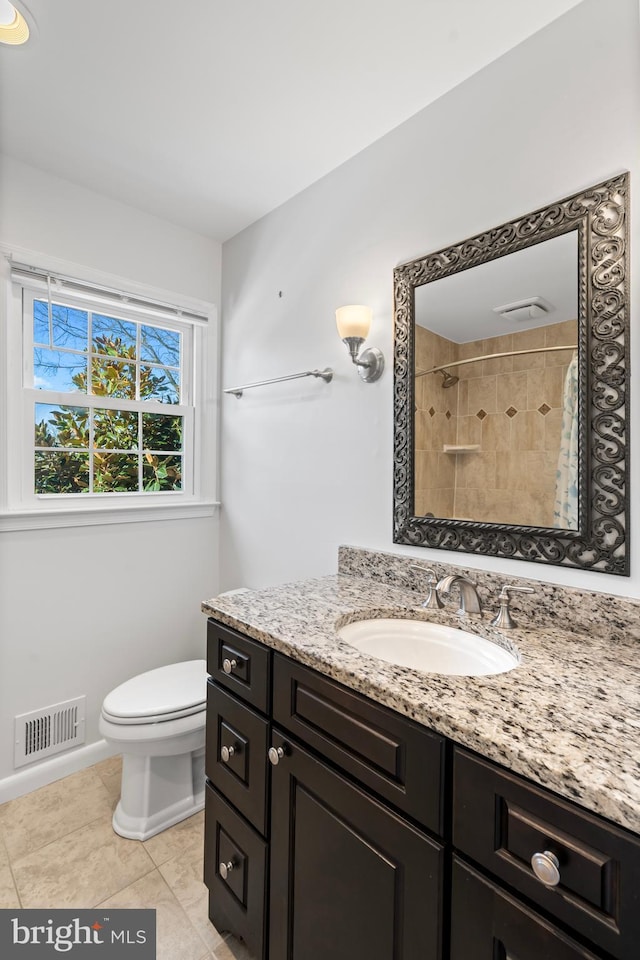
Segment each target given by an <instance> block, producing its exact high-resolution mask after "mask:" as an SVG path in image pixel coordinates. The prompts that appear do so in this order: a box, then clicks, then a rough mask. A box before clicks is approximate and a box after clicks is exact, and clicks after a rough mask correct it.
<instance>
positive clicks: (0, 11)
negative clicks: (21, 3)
mask: <svg viewBox="0 0 640 960" xmlns="http://www.w3.org/2000/svg"><path fill="white" fill-rule="evenodd" d="M28 39H29V26H28V24H27V21H26V20H25V19H24V17H23V16H22V14H21V13H20V11H19V10H17V9H16V8H15V7H14V6H13V4H11V3H9V2H8V0H0V43H8V44H10V45H11V46H17V45H18V44H21V43H26V42H27V40H28Z"/></svg>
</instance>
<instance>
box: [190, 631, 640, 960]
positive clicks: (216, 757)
mask: <svg viewBox="0 0 640 960" xmlns="http://www.w3.org/2000/svg"><path fill="white" fill-rule="evenodd" d="M208 666H209V673H210V681H209V689H208V703H207V754H206V772H207V780H208V782H207V799H206V817H205V882H206V883H207V886H208V887H209V915H210V917H211V920H212V922H213V923H214V924H215V926H216V927H217V928H218V929H220V930H229V931H231V932H232V933H234V934H235V935H236V936H238V937H240V938H242V939H243V940H245V941H246V943H247V946H248V948H249V950H250V951H251V953H252V954H253V956H254V957H255V960H327V958H329V957H330V958H331V960H640V839H639V838H637V837H636V836H634V835H633V834H631V833H630V832H628V831H626V830H623V829H621V828H618V827H616V826H614V825H613V824H610V823H608V822H606V821H605V820H603V819H602V818H600V817H597V816H594V815H592V814H590V813H588V811H586V810H583V809H582V808H580V807H577V806H576V805H575V804H571V803H568V802H567V801H564V800H562V799H560V798H559V797H556V796H555V795H553V794H551V793H550V792H549V791H548V790H544V789H542V788H540V787H537V786H535V785H534V784H532V783H530V782H529V781H527V780H525V779H524V778H522V777H519V776H516V775H514V774H512V773H510V772H509V771H507V770H504V769H502V768H501V767H498V766H497V765H496V764H494V763H491V762H489V761H487V760H484V759H482V758H481V757H478V756H477V755H475V754H472V753H471V752H470V751H467V750H464V749H462V748H459V747H457V746H455V745H454V744H452V743H451V742H447V741H446V740H445V738H444V737H442V736H439V735H437V734H435V733H433V732H431V731H429V730H427V729H426V728H424V727H422V726H421V725H420V724H417V723H415V722H413V721H411V720H409V719H407V718H406V717H403V716H400V715H399V714H396V713H394V712H393V711H391V710H389V709H387V708H385V707H382V706H379V705H378V704H376V703H374V702H372V701H371V700H368V699H367V698H366V697H364V696H362V695H360V694H357V693H355V692H353V691H351V690H349V689H347V688H345V687H343V686H342V685H341V684H338V683H335V682H334V681H332V680H329V679H327V678H326V677H324V676H322V675H321V674H318V673H316V672H315V671H313V670H310V669H308V668H307V667H304V666H301V665H300V664H298V663H296V662H295V661H293V660H290V659H289V658H287V657H285V656H282V655H281V654H278V653H275V652H273V651H272V650H269V649H267V648H266V647H264V646H263V645H261V644H259V643H257V642H255V641H253V640H251V639H249V638H248V637H245V636H243V635H242V634H240V633H238V632H236V631H234V630H231V629H229V628H228V627H225V626H223V625H221V624H218V623H217V622H215V621H214V620H210V621H209V624H208ZM532 857H534V858H537V859H536V861H535V865H536V870H537V871H538V872H539V874H540V876H541V877H542V880H541V879H540V878H539V877H538V876H537V875H536V872H535V871H534V868H533V866H532ZM543 881H544V882H543Z"/></svg>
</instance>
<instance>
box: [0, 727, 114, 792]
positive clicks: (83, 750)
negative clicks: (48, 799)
mask: <svg viewBox="0 0 640 960" xmlns="http://www.w3.org/2000/svg"><path fill="white" fill-rule="evenodd" d="M116 753H118V750H117V749H116V748H114V747H113V745H111V744H108V743H107V741H106V740H97V741H96V743H89V744H87V745H86V746H83V747H78V748H77V749H76V750H70V751H69V752H68V753H61V754H60V755H59V756H57V757H52V758H51V759H50V760H42V761H41V762H40V763H34V764H33V766H31V767H28V768H26V769H24V770H21V771H20V772H19V773H14V774H12V776H10V777H5V778H4V780H0V803H6V802H7V800H15V799H16V797H23V796H24V795H25V793H31V791H32V790H37V789H38V787H45V786H46V785H47V784H48V783H53V782H54V780H61V779H62V777H66V776H68V775H69V774H70V773H76V771H78V770H84V769H85V768H86V767H91V766H93V764H94V763H99V762H100V760H106V759H107V757H113V756H114V755H115V754H116Z"/></svg>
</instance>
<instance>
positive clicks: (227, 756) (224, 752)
mask: <svg viewBox="0 0 640 960" xmlns="http://www.w3.org/2000/svg"><path fill="white" fill-rule="evenodd" d="M235 752H236V748H235V747H222V748H221V749H220V759H221V760H222V762H223V763H229V760H231V757H233V756H234V754H235Z"/></svg>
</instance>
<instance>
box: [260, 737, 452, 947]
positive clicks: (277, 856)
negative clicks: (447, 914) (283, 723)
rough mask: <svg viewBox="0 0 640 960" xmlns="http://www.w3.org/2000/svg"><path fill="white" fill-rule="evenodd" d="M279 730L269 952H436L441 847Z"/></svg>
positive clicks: (274, 780)
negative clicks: (292, 742) (280, 751)
mask: <svg viewBox="0 0 640 960" xmlns="http://www.w3.org/2000/svg"><path fill="white" fill-rule="evenodd" d="M272 740H273V746H274V747H275V748H276V749H277V748H278V747H280V748H282V750H283V752H284V755H283V756H282V757H281V758H280V759H279V761H278V763H277V765H276V766H274V767H273V768H272V781H271V782H272V797H271V799H272V803H271V810H272V820H271V887H270V891H271V900H270V940H269V947H270V950H269V960H327V958H328V957H330V958H331V960H354V958H356V957H357V958H363V960H364V958H365V957H366V960H439V958H440V956H441V936H440V925H441V900H442V859H443V851H442V847H441V846H440V845H439V844H437V843H435V842H434V841H433V840H431V839H429V838H428V837H426V836H425V835H424V834H423V833H421V832H420V831H419V830H417V829H416V828H415V827H413V826H411V825H410V824H409V823H407V822H406V821H405V820H403V819H402V818H401V817H400V816H398V815H397V814H395V813H393V812H392V811H391V810H389V809H388V808H386V807H385V806H383V804H381V803H380V802H378V801H377V800H374V799H372V798H371V797H370V796H368V795H367V794H366V793H365V792H364V791H363V790H361V789H360V788H359V787H357V786H355V785H354V784H352V783H350V782H349V781H348V780H346V779H345V778H344V777H342V776H340V775H339V774H338V773H335V772H334V771H332V770H331V769H329V767H327V766H326V765H325V764H324V763H322V762H320V761H319V760H317V759H315V758H314V757H312V756H311V754H309V753H307V751H306V750H303V749H302V748H300V747H298V746H297V745H295V744H291V743H290V742H287V741H286V739H285V738H284V736H282V735H281V734H280V733H279V732H277V731H274V735H273V737H272Z"/></svg>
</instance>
